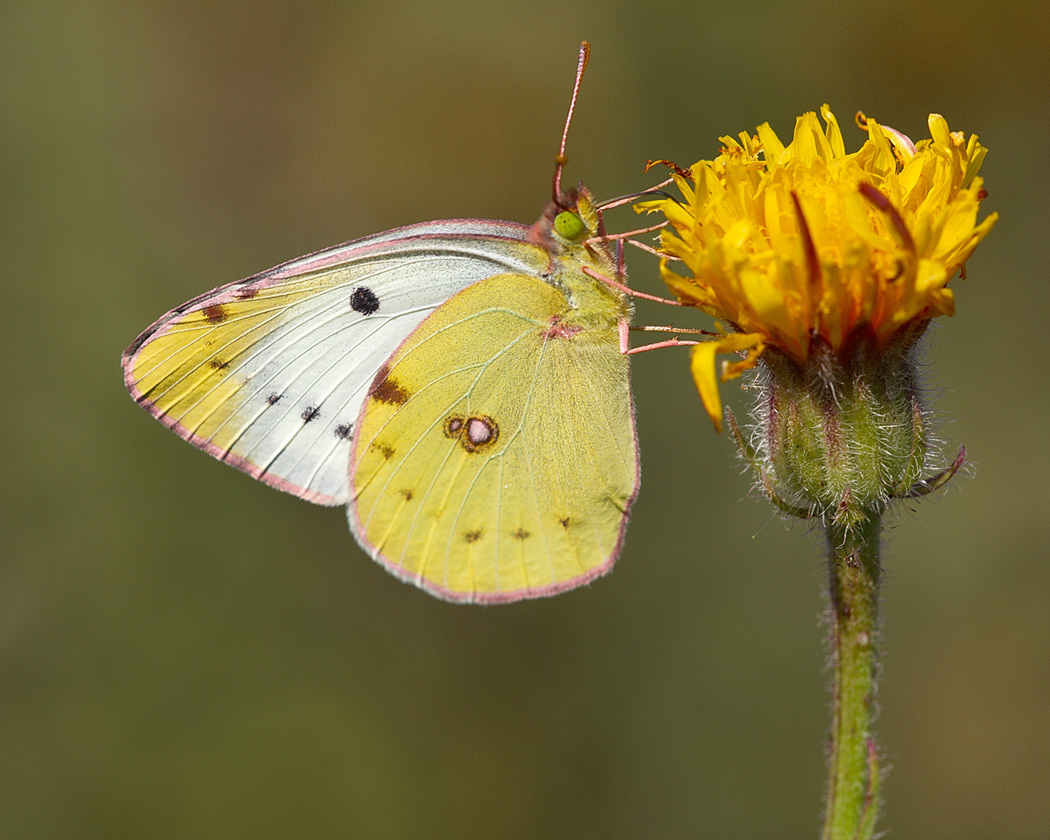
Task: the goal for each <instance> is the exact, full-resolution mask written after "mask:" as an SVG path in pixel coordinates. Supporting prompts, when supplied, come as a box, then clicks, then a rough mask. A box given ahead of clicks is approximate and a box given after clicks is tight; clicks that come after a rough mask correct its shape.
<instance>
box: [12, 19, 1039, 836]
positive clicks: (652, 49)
mask: <svg viewBox="0 0 1050 840" xmlns="http://www.w3.org/2000/svg"><path fill="white" fill-rule="evenodd" d="M1048 21H1050V10H1048V6H1047V4H1046V3H1034V2H1011V1H1010V0H1000V2H977V3H967V2H959V0H955V1H954V2H947V0H945V1H944V2H933V3H924V4H914V3H906V2H903V0H889V2H884V3H881V4H876V5H874V6H873V5H871V4H851V3H841V2H817V3H796V2H783V1H782V2H758V0H753V1H752V2H737V3H714V2H710V3H696V2H678V3H673V2H668V3H656V2H654V3H645V4H642V3H627V2H606V3H600V4H598V3H589V2H576V3H568V4H566V3H561V4H553V3H551V4H546V3H540V2H527V1H526V2H518V3H513V4H511V3H503V4H488V5H483V4H477V3H463V2H441V3H436V2H435V3H425V2H397V1H396V0H394V2H386V3H382V4H364V3H347V2H323V3H299V2H291V0H288V1H287V2H277V0H275V1H274V2H255V3H221V4H215V3H212V2H185V3H177V4H176V3H159V2H157V3H148V2H140V3H121V2H102V0H90V2H83V3H61V2H47V0H34V2H22V3H18V2H15V3H11V2H7V3H5V4H3V5H2V6H0V179H2V186H0V190H2V195H0V202H2V203H0V213H2V217H0V253H2V264H3V268H4V276H3V278H2V280H0V290H2V295H3V298H2V300H3V308H2V312H3V329H2V332H0V359H2V365H3V383H4V384H3V391H4V397H5V400H4V402H5V405H4V408H3V412H2V414H0V423H2V424H3V433H2V438H0V439H2V440H3V448H4V456H3V464H4V475H3V478H4V480H3V482H2V492H3V504H2V515H3V534H4V539H3V545H4V550H3V561H2V564H0V835H2V836H3V837H11V838H70V837H78V838H118V837H170V838H213V837H214V838H220V837H222V838H226V837H254V838H267V837H292V836H301V837H312V838H327V837H362V838H417V837H419V838H424V837H486V838H488V837H511V838H517V837H522V838H524V837H569V836H578V837H602V838H641V837H661V838H676V837H704V838H755V837H774V836H775V837H778V838H811V837H815V836H816V835H817V826H818V820H819V814H820V807H821V804H820V799H821V795H822V790H823V777H824V767H823V738H824V733H825V726H826V724H827V717H828V715H827V690H826V680H827V675H826V674H825V673H824V651H823V646H822V642H823V637H824V628H823V626H822V625H821V622H820V616H821V614H822V611H823V608H824V607H823V601H822V598H821V595H820V590H821V587H822V584H823V566H822V564H823V561H822V555H821V550H820V547H819V544H818V540H817V538H816V535H815V534H813V533H812V532H811V531H810V530H809V529H807V528H805V527H801V526H795V527H790V526H786V525H785V524H784V523H782V522H781V521H780V520H779V519H778V518H776V517H775V516H773V515H772V514H771V512H770V508H769V506H768V505H767V504H765V503H764V502H762V501H760V500H757V499H755V498H753V497H752V496H749V478H748V477H747V476H746V475H743V474H742V472H741V468H740V465H739V463H738V462H737V461H736V460H735V459H734V453H733V446H732V443H731V441H730V440H729V439H728V438H727V437H726V436H724V435H723V436H717V435H715V434H714V433H713V432H712V431H711V428H710V423H709V422H708V420H707V419H706V417H705V416H704V414H703V412H702V410H701V407H700V404H699V400H698V399H697V398H696V395H695V393H694V391H693V389H692V385H691V384H690V381H689V378H688V375H687V370H686V362H685V354H684V353H677V352H676V351H669V352H663V353H650V354H644V355H643V356H641V357H638V358H637V359H636V361H635V363H634V382H635V389H636V394H637V402H638V419H639V427H640V436H641V444H642V452H643V464H644V481H643V483H642V494H641V497H640V499H639V501H638V503H637V506H636V507H635V510H634V515H633V519H632V525H631V528H630V530H629V532H628V538H627V545H626V549H625V551H624V553H623V556H622V558H621V559H620V561H619V563H618V565H617V567H616V570H615V572H614V574H612V575H611V576H610V577H608V578H605V579H602V580H600V581H598V582H596V583H595V584H594V585H592V586H591V587H589V588H587V589H585V590H582V591H577V592H573V593H570V594H567V595H563V596H561V597H558V598H554V599H551V600H547V601H541V602H529V603H524V604H517V605H513V606H504V607H495V608H474V607H456V606H451V605H448V604H444V603H441V602H438V601H436V600H434V599H432V598H430V597H428V596H426V595H424V594H422V593H421V592H419V591H418V590H416V589H414V588H412V587H410V586H406V585H403V584H401V583H398V582H397V581H396V580H394V579H393V578H392V577H390V576H389V575H387V574H386V573H385V572H383V571H382V570H381V569H380V568H379V567H378V566H377V565H376V564H374V563H372V562H371V561H370V560H368V559H367V558H366V557H365V556H364V555H363V554H362V553H361V552H360V551H358V549H357V548H356V546H355V544H354V542H353V540H352V538H351V537H350V535H349V533H348V532H347V529H346V524H345V520H344V517H343V515H342V513H341V512H340V511H338V510H327V509H323V508H317V507H313V506H310V505H307V504H304V503H302V502H300V501H298V500H296V499H293V498H291V497H288V496H284V495H282V494H280V493H277V492H275V491H273V490H270V489H267V488H265V487H263V486H262V485H260V484H256V483H254V482H252V481H250V480H249V479H248V478H246V477H245V476H243V475H241V474H239V473H237V472H236V471H234V470H231V469H228V468H226V467H224V466H221V465H219V464H217V463H215V462H214V461H212V460H211V459H209V458H208V457H206V456H205V455H203V454H201V453H199V452H196V451H195V450H193V449H192V448H191V447H189V446H187V445H186V444H185V443H184V442H182V441H180V440H178V439H177V438H176V437H175V436H174V435H172V434H170V433H169V432H167V431H165V430H164V429H163V428H162V427H161V426H160V425H159V424H157V423H155V422H153V421H152V420H150V418H149V417H148V416H147V415H146V414H145V413H143V412H142V411H141V410H139V409H138V408H136V407H135V406H134V404H133V403H132V401H131V400H130V399H129V398H128V396H127V394H126V393H125V392H124V388H123V385H122V382H121V376H120V368H119V359H120V353H121V351H122V350H123V349H124V347H125V346H126V345H127V344H128V343H130V342H131V340H132V339H133V338H134V337H135V336H136V334H137V333H138V332H139V331H140V330H141V329H143V328H144V327H146V326H147V325H148V324H149V323H150V322H151V321H152V320H153V319H154V318H156V317H157V316H159V315H160V314H161V313H163V312H164V311H166V310H167V309H169V308H171V307H172V306H174V305H176V304H179V303H181V302H182V301H184V300H186V299H187V298H189V297H191V296H193V295H196V294H198V293H199V292H202V291H205V290H207V289H209V288H211V287H212V286H215V285H218V284H220V283H224V282H227V281H230V280H235V279H238V278H241V277H244V276H247V275H249V274H252V273H254V272H256V271H258V270H261V269H264V268H267V267H268V266H270V265H273V264H275V263H277V262H280V261H282V260H285V259H288V258H290V257H293V256H297V255H299V254H301V253H305V252H307V251H311V250H314V249H317V248H320V247H323V246H326V245H331V244H334V243H337V242H340V241H343V240H346V239H350V238H354V237H358V236H362V235H364V234H367V233H370V232H374V231H379V230H382V229H385V228H388V227H392V226H395V225H399V224H406V223H409V222H414V221H420V220H424V219H431V218H443V217H444V218H448V217H457V216H476V217H491V218H506V219H515V220H520V221H524V222H531V221H532V220H533V219H534V218H535V217H536V216H537V215H538V213H539V212H540V210H541V209H542V207H543V204H544V201H545V200H546V198H547V197H548V194H549V183H550V174H551V168H552V158H553V155H554V153H555V151H556V146H557V140H558V137H559V132H560V130H561V126H562V120H563V118H564V113H565V108H566V105H567V102H568V97H569V92H570V86H571V82H572V73H573V69H574V67H575V62H576V50H577V46H578V43H579V41H580V40H581V39H582V38H588V39H590V40H591V41H592V43H593V48H594V51H593V55H592V60H591V65H590V69H589V72H588V76H587V79H586V82H585V84H584V86H583V91H582V96H581V100H580V105H579V109H578V111H577V119H576V122H575V124H574V126H573V130H572V135H571V137H570V147H569V148H570V156H571V158H572V162H571V163H570V166H569V170H568V173H567V177H568V179H569V180H570V181H573V180H576V179H582V180H585V181H586V182H587V183H588V184H589V185H590V186H591V187H592V188H593V190H594V191H595V193H596V194H597V195H598V196H599V197H611V196H613V195H619V194H622V193H626V192H629V191H632V190H636V189H639V188H642V187H645V186H647V185H649V184H651V183H652V178H651V176H646V175H643V174H642V165H643V164H644V162H645V160H646V159H647V158H655V157H667V158H672V159H675V160H678V161H680V162H681V163H683V164H689V163H691V162H692V161H693V160H695V159H697V158H699V157H709V156H711V155H713V154H715V153H717V148H718V143H717V139H716V138H717V137H718V136H719V135H721V134H725V133H736V132H738V131H740V130H745V129H753V128H754V126H755V125H757V124H758V123H759V122H762V121H764V120H769V121H770V122H771V123H772V125H773V126H774V128H775V129H776V130H777V131H778V132H780V134H781V136H782V137H786V136H790V132H791V129H792V126H793V124H794V117H795V116H796V115H797V114H799V113H801V112H802V111H804V110H809V109H815V108H818V107H819V106H820V104H821V103H822V102H825V101H827V102H830V103H831V105H832V107H833V109H834V110H835V112H836V113H837V114H838V116H839V117H840V119H841V121H842V123H843V125H844V126H845V127H846V132H847V146H848V147H849V148H851V149H854V148H856V147H857V146H858V145H859V144H860V142H861V141H862V139H863V137H862V135H861V133H860V132H859V131H857V130H856V129H853V128H852V127H851V125H850V123H851V116H852V114H853V113H854V112H855V111H856V110H858V109H863V110H864V111H865V112H867V113H868V114H869V115H871V116H873V117H875V118H877V119H878V120H880V121H882V122H885V123H887V124H890V125H893V126H895V127H897V128H899V129H901V130H903V131H905V132H906V133H908V134H910V135H912V136H913V137H922V136H926V134H925V131H926V123H925V118H926V114H927V113H928V112H929V111H939V112H940V113H943V114H944V115H945V116H946V117H947V118H948V121H949V124H950V125H951V127H952V128H953V129H961V130H964V131H966V132H967V133H971V132H973V133H977V134H979V135H980V137H981V140H982V142H983V143H985V144H986V145H987V146H988V147H989V148H990V150H991V152H990V154H989V156H988V159H987V161H986V165H985V167H984V175H985V176H986V179H987V181H986V187H987V189H988V191H989V193H990V197H989V198H988V200H987V201H986V203H985V206H986V208H987V210H988V211H990V210H992V209H995V210H998V211H1000V212H1001V214H1002V220H1001V221H1000V223H999V226H998V227H997V228H996V229H995V230H994V231H993V232H992V234H991V236H990V237H989V239H988V240H987V241H986V242H985V243H984V244H983V245H982V246H981V247H980V248H979V249H978V251H977V253H976V255H975V256H974V258H973V259H972V260H971V262H970V265H969V278H968V279H967V280H966V282H965V283H963V284H960V285H959V286H957V287H956V289H957V295H958V303H959V307H958V309H959V311H958V314H957V316H956V317H955V318H954V319H944V320H943V322H941V323H938V324H937V325H936V328H935V329H934V330H933V340H932V342H931V352H930V353H929V356H928V360H929V365H928V368H927V380H928V384H929V386H930V389H931V391H930V396H931V400H932V404H933V405H934V407H935V408H936V411H937V416H938V418H939V420H940V421H941V426H940V433H941V436H942V437H943V438H944V440H945V441H946V444H945V446H946V452H948V453H951V452H954V451H955V448H956V447H957V446H958V444H960V443H964V444H965V445H966V447H967V450H968V452H969V453H970V458H971V462H972V464H973V465H974V469H972V470H971V471H970V475H969V476H968V477H965V478H963V479H961V480H957V481H956V482H955V483H954V484H953V485H952V487H951V488H950V489H949V490H948V491H947V493H945V494H943V497H942V498H939V499H938V500H936V501H935V502H934V503H925V502H924V503H922V504H920V505H914V506H912V507H911V508H909V509H907V510H902V511H901V515H900V517H899V519H897V520H896V521H895V525H894V527H893V529H892V533H891V534H890V540H889V544H888V547H887V549H886V552H885V565H886V568H887V574H886V582H885V587H884V628H885V630H884V645H885V651H886V653H885V655H884V657H883V666H884V672H883V677H882V682H881V690H880V702H881V708H882V714H881V717H880V719H879V721H878V728H879V731H880V734H881V738H882V743H883V745H884V747H885V750H886V752H887V756H888V758H887V764H888V765H890V766H892V771H891V773H890V775H889V776H888V778H887V780H886V783H885V785H884V791H885V795H886V797H887V800H888V805H887V809H886V812H885V819H884V821H883V822H882V827H883V828H890V829H892V831H893V835H892V836H894V837H909V838H911V837H921V838H952V839H953V840H967V839H968V838H987V837H993V836H994V837H1006V838H1045V837H1046V836H1047V832H1048V830H1050V829H1048V828H1047V825H1048V823H1050V806H1048V804H1047V791H1048V790H1050V723H1048V721H1050V564H1048V563H1047V560H1048V559H1050V558H1048V550H1047V536H1046V534H1047V525H1048V521H1050V493H1048V490H1047V481H1046V480H1045V479H1046V478H1047V476H1048V475H1050V458H1048V449H1050V447H1048V446H1047V443H1046V437H1047V412H1048V410H1050V384H1048V382H1050V377H1047V375H1046V373H1045V372H1043V373H1040V372H1039V371H1040V370H1041V368H1040V367H1039V365H1040V364H1042V363H1044V362H1045V361H1046V359H1047V348H1048V335H1050V333H1048V329H1047V325H1046V322H1047V304H1048V302H1050V284H1048V283H1047V265H1048V264H1050V236H1048V235H1047V216H1046V205H1047V199H1048V196H1050V177H1048V175H1050V163H1048V161H1050V156H1048V155H1047V146H1048V140H1050V105H1048V93H1047V92H1048V83H1050V58H1048V52H1047V50H1046V44H1047V43H1048V41H1050V24H1048ZM618 212H620V213H622V214H623V215H622V216H614V217H613V218H611V219H610V226H611V227H612V228H613V229H619V230H623V229H625V228H626V227H627V226H628V225H630V224H631V223H632V221H633V216H632V215H631V214H629V212H626V211H618ZM629 256H630V259H631V266H632V279H633V284H634V285H635V286H636V287H638V288H641V289H643V290H646V291H650V292H658V291H659V282H658V277H657V273H656V267H655V261H653V260H651V259H649V258H648V257H647V256H646V255H643V254H640V253H634V252H632V253H631V254H630V255H629ZM639 321H642V322H649V323H653V322H656V323H661V322H666V321H667V313H666V312H665V311H661V310H660V309H659V308H648V307H641V308H640V310H639ZM696 325H705V324H703V323H701V321H700V319H697V324H696ZM728 393H730V394H732V395H733V396H732V401H733V402H734V404H735V405H736V406H737V407H738V408H739V406H741V405H742V404H745V403H744V399H745V397H744V396H742V395H741V394H740V393H739V389H737V388H730V389H729V390H728Z"/></svg>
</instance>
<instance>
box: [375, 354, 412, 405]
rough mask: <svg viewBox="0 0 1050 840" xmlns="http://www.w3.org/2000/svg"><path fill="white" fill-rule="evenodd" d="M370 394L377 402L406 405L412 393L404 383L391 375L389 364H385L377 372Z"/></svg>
mask: <svg viewBox="0 0 1050 840" xmlns="http://www.w3.org/2000/svg"><path fill="white" fill-rule="evenodd" d="M368 396H369V397H370V398H371V399H373V400H375V401H376V402H381V403H387V404H388V405H404V404H405V403H406V402H408V398H409V396H411V395H410V394H409V392H408V389H407V388H405V386H404V385H402V384H401V383H400V382H398V381H397V380H396V379H394V377H392V376H391V375H390V367H389V365H386V364H384V365H383V366H382V367H381V368H380V369H379V372H378V373H377V374H376V378H375V379H373V380H372V386H371V387H370V388H369V389H368Z"/></svg>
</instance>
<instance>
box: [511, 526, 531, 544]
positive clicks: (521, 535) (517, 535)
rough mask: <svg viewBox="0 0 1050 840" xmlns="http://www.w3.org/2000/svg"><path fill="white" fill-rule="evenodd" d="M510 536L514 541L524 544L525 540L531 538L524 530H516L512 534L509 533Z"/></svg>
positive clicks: (529, 533) (528, 532)
mask: <svg viewBox="0 0 1050 840" xmlns="http://www.w3.org/2000/svg"><path fill="white" fill-rule="evenodd" d="M511 536H512V537H514V539H516V540H521V541H522V542H524V541H525V540H527V539H528V538H529V537H531V536H532V533H531V532H530V531H527V530H526V529H524V528H518V530H517V531H514V532H513V533H511Z"/></svg>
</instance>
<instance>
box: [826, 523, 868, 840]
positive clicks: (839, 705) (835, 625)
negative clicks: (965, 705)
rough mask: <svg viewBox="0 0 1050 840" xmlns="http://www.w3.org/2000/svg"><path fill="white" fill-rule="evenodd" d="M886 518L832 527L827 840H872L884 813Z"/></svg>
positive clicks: (828, 536)
mask: <svg viewBox="0 0 1050 840" xmlns="http://www.w3.org/2000/svg"><path fill="white" fill-rule="evenodd" d="M881 531H882V522H881V517H880V516H879V514H878V513H873V514H872V515H871V516H870V517H869V518H868V519H866V520H863V521H861V522H859V523H854V524H853V525H852V527H850V526H842V525H836V524H835V523H831V524H830V525H828V527H827V539H828V548H829V566H830V568H829V573H830V574H829V577H830V584H831V590H830V594H831V659H832V663H831V664H832V669H833V672H834V684H833V694H832V723H831V752H830V756H829V759H828V793H827V811H826V813H825V816H824V833H823V835H822V837H823V840H847V838H848V840H870V838H871V837H872V836H873V834H874V831H875V820H876V818H877V817H878V809H879V796H878V788H879V766H878V753H877V750H876V746H875V738H874V735H873V734H872V730H871V723H872V717H873V707H874V700H875V667H876V657H875V642H876V638H877V637H876V633H877V621H878V597H879V537H880V533H881Z"/></svg>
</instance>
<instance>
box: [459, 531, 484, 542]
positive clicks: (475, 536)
mask: <svg viewBox="0 0 1050 840" xmlns="http://www.w3.org/2000/svg"><path fill="white" fill-rule="evenodd" d="M480 539H481V531H480V530H474V531H467V532H466V533H465V534H464V535H463V542H465V543H476V542H477V541H478V540H480Z"/></svg>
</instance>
